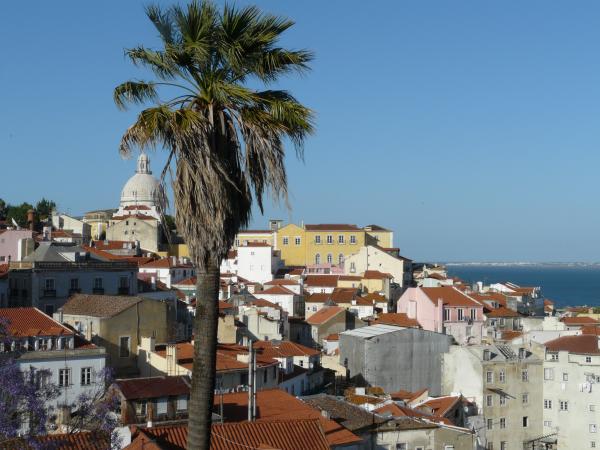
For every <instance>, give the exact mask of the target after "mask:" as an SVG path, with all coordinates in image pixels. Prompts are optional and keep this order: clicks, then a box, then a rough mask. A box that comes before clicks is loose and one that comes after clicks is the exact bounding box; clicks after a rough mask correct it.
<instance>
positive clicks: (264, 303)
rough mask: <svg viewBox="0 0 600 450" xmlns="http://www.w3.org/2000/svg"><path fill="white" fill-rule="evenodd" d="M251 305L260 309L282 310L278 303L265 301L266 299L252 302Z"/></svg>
mask: <svg viewBox="0 0 600 450" xmlns="http://www.w3.org/2000/svg"><path fill="white" fill-rule="evenodd" d="M250 304H251V305H252V306H257V307H259V308H276V309H281V306H279V305H278V304H277V303H273V302H270V301H268V300H265V299H264V298H257V299H256V300H252V301H251V302H250Z"/></svg>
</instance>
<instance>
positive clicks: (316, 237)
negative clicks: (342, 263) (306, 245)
mask: <svg viewBox="0 0 600 450" xmlns="http://www.w3.org/2000/svg"><path fill="white" fill-rule="evenodd" d="M320 243H321V235H320V234H317V235H316V236H315V244H320Z"/></svg>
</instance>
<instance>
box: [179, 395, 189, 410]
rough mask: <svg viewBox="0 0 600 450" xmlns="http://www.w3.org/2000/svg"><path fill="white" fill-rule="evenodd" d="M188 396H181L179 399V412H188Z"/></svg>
mask: <svg viewBox="0 0 600 450" xmlns="http://www.w3.org/2000/svg"><path fill="white" fill-rule="evenodd" d="M187 402H188V399H187V395H180V396H179V397H177V411H185V410H187Z"/></svg>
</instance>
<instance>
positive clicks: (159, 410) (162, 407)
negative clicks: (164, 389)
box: [156, 397, 168, 416]
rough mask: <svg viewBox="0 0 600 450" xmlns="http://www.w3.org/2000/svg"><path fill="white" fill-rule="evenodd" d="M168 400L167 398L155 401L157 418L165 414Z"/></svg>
mask: <svg viewBox="0 0 600 450" xmlns="http://www.w3.org/2000/svg"><path fill="white" fill-rule="evenodd" d="M167 407H168V399H167V397H161V398H159V399H157V400H156V414H157V415H159V416H162V415H166V414H167Z"/></svg>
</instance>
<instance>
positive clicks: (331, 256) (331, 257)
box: [327, 253, 333, 264]
mask: <svg viewBox="0 0 600 450" xmlns="http://www.w3.org/2000/svg"><path fill="white" fill-rule="evenodd" d="M327 264H333V255H332V254H331V253H328V254H327Z"/></svg>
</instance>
